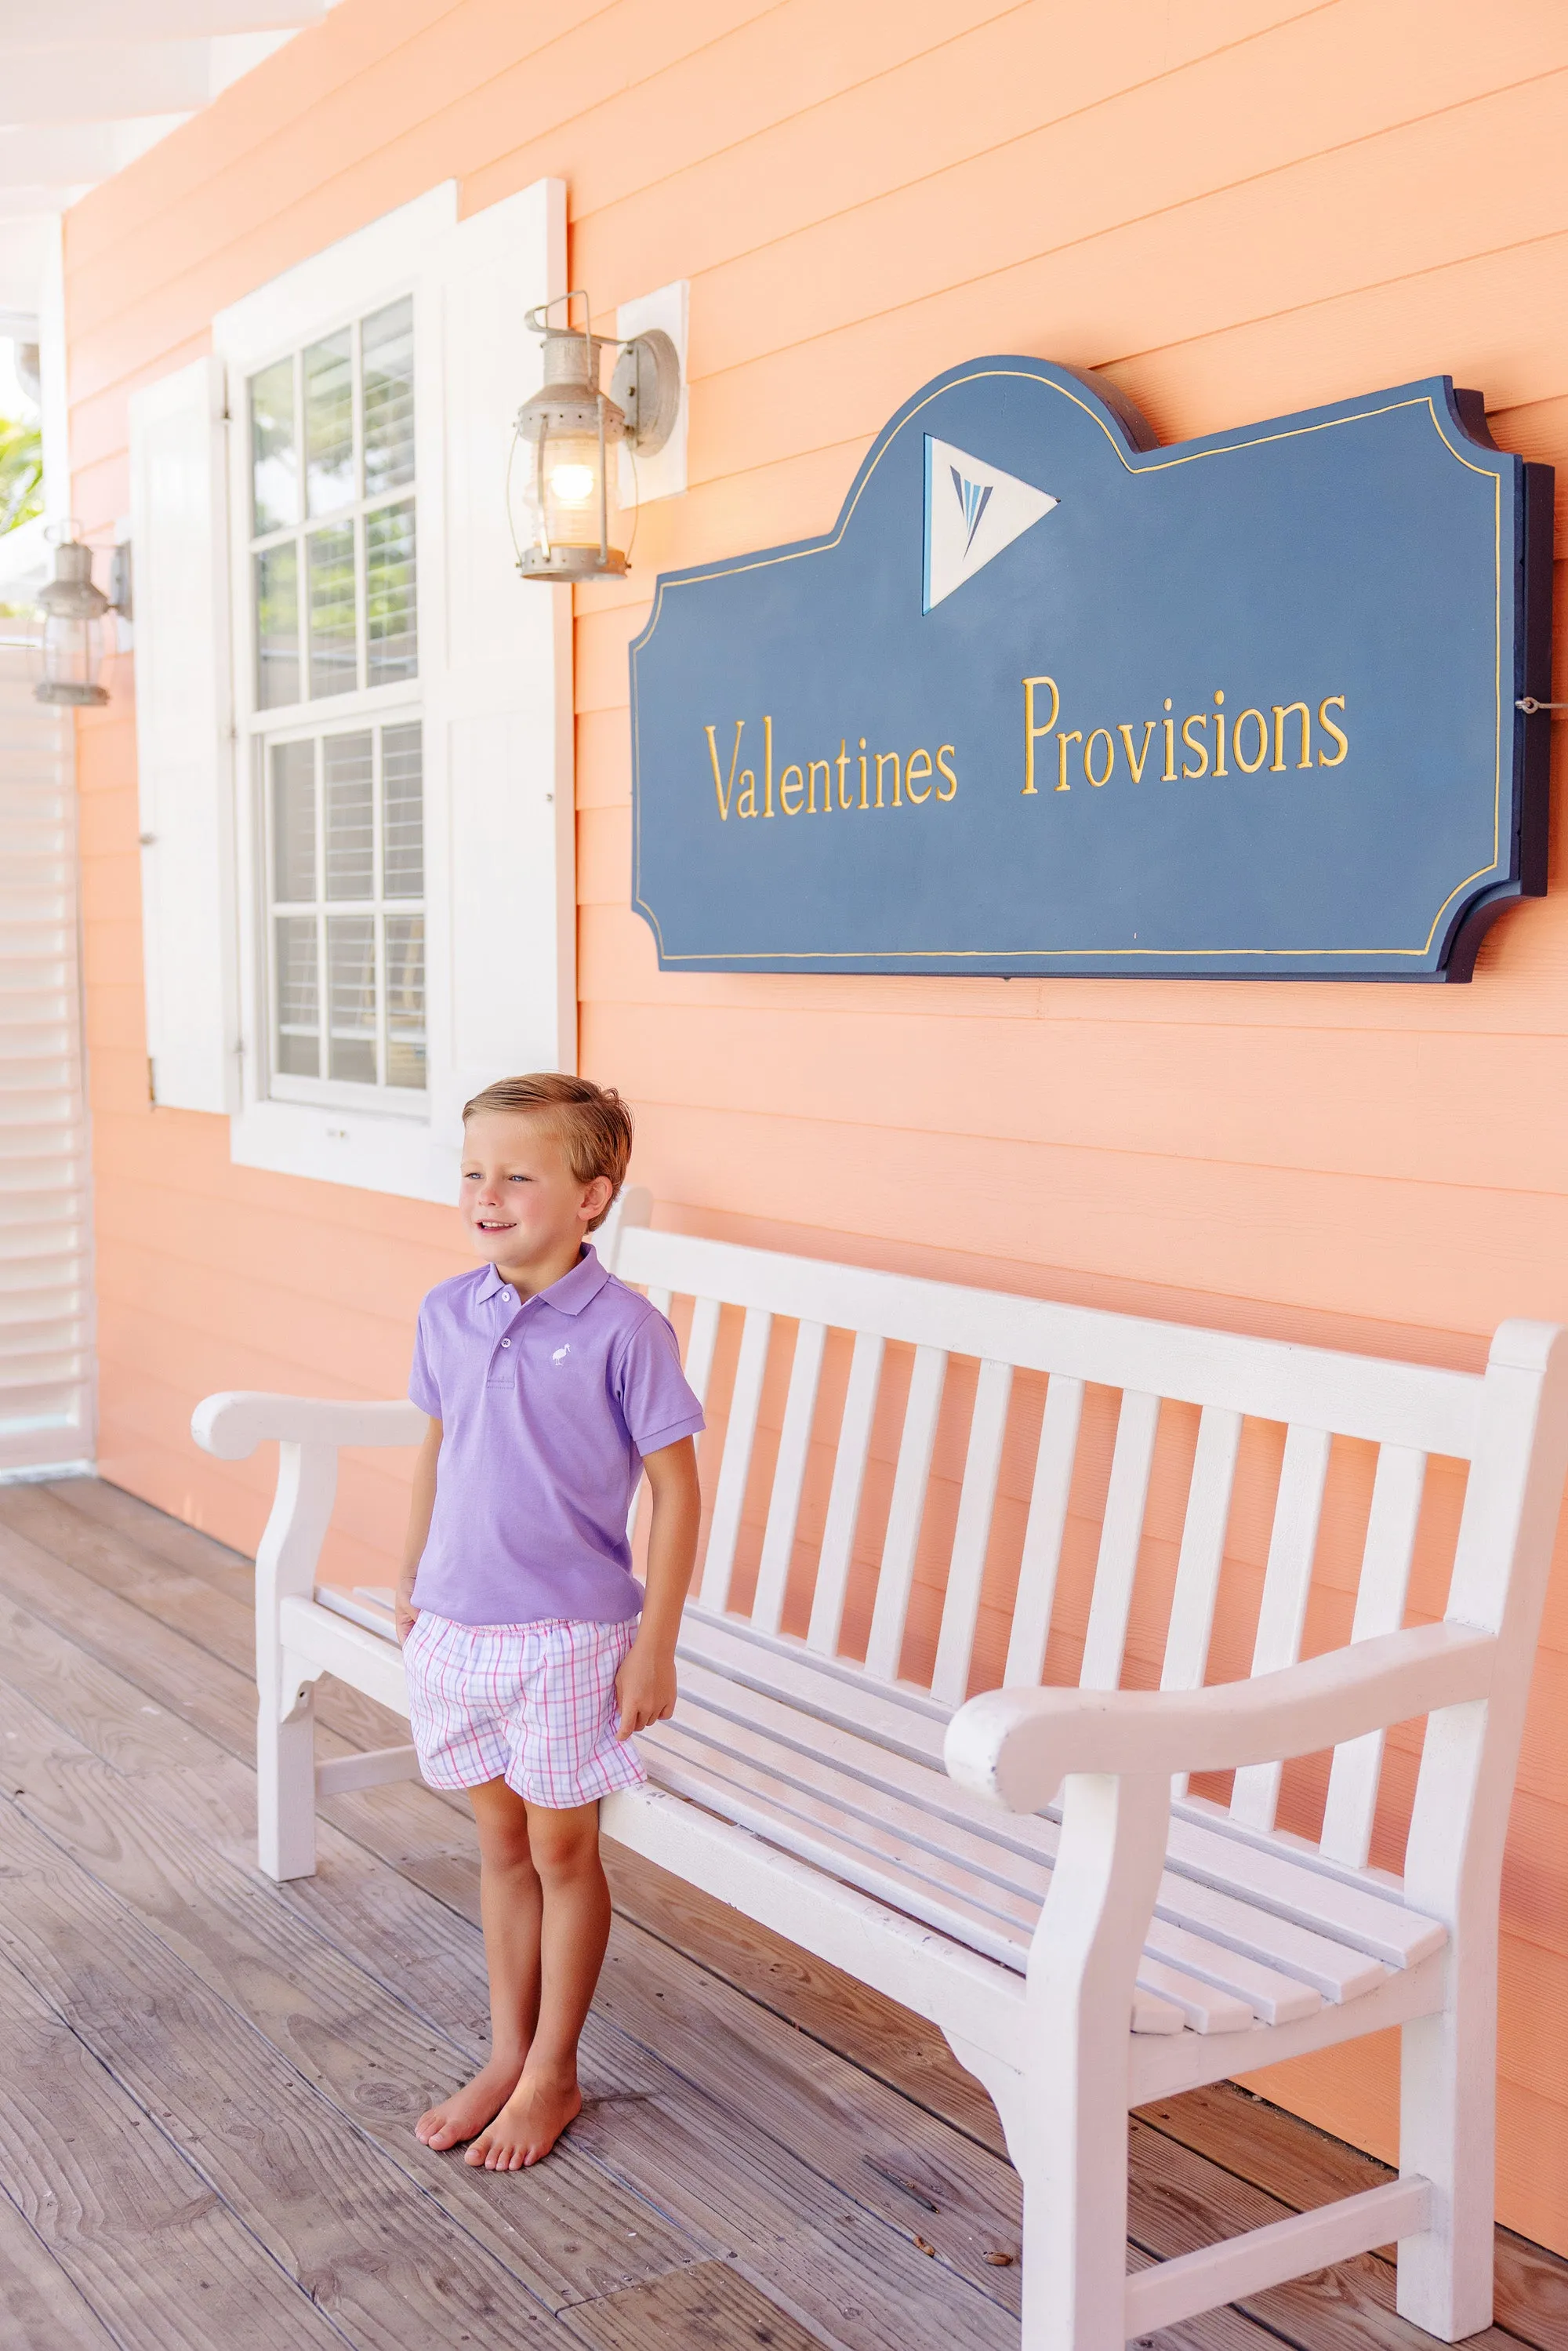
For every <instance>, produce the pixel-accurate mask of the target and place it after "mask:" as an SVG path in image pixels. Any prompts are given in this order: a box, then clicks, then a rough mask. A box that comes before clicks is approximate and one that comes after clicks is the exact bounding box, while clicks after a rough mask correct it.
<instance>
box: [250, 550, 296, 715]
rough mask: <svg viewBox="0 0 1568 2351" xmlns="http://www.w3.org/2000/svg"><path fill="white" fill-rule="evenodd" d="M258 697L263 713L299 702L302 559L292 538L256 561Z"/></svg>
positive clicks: (258, 557)
mask: <svg viewBox="0 0 1568 2351" xmlns="http://www.w3.org/2000/svg"><path fill="white" fill-rule="evenodd" d="M298 700H299V560H298V555H297V553H296V551H295V545H294V541H293V540H292V539H288V540H287V541H286V542H285V543H284V545H283V546H281V547H270V548H268V549H267V552H266V554H265V555H258V556H257V557H256V701H257V702H258V703H259V704H260V705H261V707H262V709H263V710H277V709H279V708H280V707H281V706H282V705H284V704H285V703H289V702H298Z"/></svg>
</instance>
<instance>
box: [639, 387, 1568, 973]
mask: <svg viewBox="0 0 1568 2351" xmlns="http://www.w3.org/2000/svg"><path fill="white" fill-rule="evenodd" d="M1551 528H1552V476H1551V474H1550V471H1549V470H1548V469H1546V468H1544V467H1540V466H1530V465H1525V464H1524V463H1523V462H1522V461H1521V459H1520V458H1518V457H1514V456H1511V455H1506V454H1504V453H1502V452H1500V451H1499V450H1498V449H1497V448H1496V447H1495V446H1494V445H1493V444H1492V442H1491V439H1490V434H1488V432H1487V429H1486V423H1485V416H1484V413H1483V409H1482V404H1481V402H1480V400H1479V396H1478V395H1476V394H1474V393H1469V392H1456V391H1455V389H1454V387H1453V385H1452V383H1451V382H1450V381H1449V380H1448V378H1447V377H1443V376H1438V377H1433V378H1431V379H1430V380H1428V381H1426V382H1422V383H1413V384H1406V385H1403V386H1401V387H1399V388H1398V389H1397V390H1395V391H1391V392H1377V393H1375V394H1372V395H1371V396H1370V397H1368V398H1365V399H1361V400H1350V401H1344V402H1340V403H1339V404H1338V405H1336V406H1334V407H1330V408H1320V409H1314V410H1312V411H1311V412H1309V413H1306V414H1304V415H1300V416H1288V417H1281V418H1279V419H1276V420H1275V421H1273V422H1271V423H1266V424H1256V425H1248V426H1246V427H1244V428H1242V429H1240V430H1239V431H1236V432H1229V433H1219V434H1211V435H1210V436H1209V437H1208V438H1207V439H1205V440H1201V441H1190V442H1186V443H1183V444H1180V445H1178V446H1176V447H1173V448H1164V449H1162V448H1160V447H1158V446H1157V445H1156V444H1155V439H1154V435H1153V434H1152V433H1151V432H1150V431H1149V429H1148V427H1147V426H1146V424H1145V422H1144V420H1143V419H1142V418H1141V417H1140V416H1139V415H1138V414H1137V413H1136V411H1135V410H1134V409H1133V408H1132V406H1131V405H1130V403H1129V402H1126V401H1125V400H1124V398H1123V397H1122V396H1121V394H1120V393H1119V392H1116V391H1115V389H1114V388H1113V387H1112V386H1110V385H1108V384H1107V383H1106V382H1104V381H1101V380H1096V379H1093V378H1090V377H1085V376H1082V375H1079V374H1077V373H1075V372H1074V371H1072V370H1071V369H1069V368H1062V367H1055V366H1051V365H1049V364H1047V363H1045V362H1042V361H1040V360H1029V359H1006V358H1001V359H985V360H973V361H971V362H969V363H968V364H967V365H966V366H963V367H957V368H953V369H951V370H949V371H948V372H947V373H946V375H942V376H938V377H937V378H936V381H935V382H933V383H930V384H927V385H926V386H925V389H924V391H922V392H917V393H916V394H915V397H914V398H913V399H912V400H910V401H909V402H906V404H905V405H904V407H903V408H902V409H900V411H899V412H898V413H897V415H896V416H894V419H893V420H892V422H891V423H889V424H888V425H887V426H886V427H885V428H884V430H883V432H882V433H880V434H878V436H877V439H876V442H875V444H874V445H873V448H872V450H871V453H870V455H868V456H867V458H866V461H865V463H864V465H862V467H861V469H860V472H859V474H858V475H857V476H856V478H855V482H854V486H853V487H852V490H851V491H850V494H849V496H848V498H847V499H846V500H845V503H844V507H843V511H842V513H841V515H840V517H839V520H838V524H837V527H836V528H834V529H833V530H832V531H831V532H830V533H829V534H828V535H827V537H825V538H815V539H805V540H802V541H800V542H799V543H797V544H796V545H794V546H790V547H779V548H772V549H768V550H767V551H765V552H763V553H759V554H752V555H743V556H738V557H735V558H731V559H727V560H725V561H723V562H718V563H706V564H701V565H698V566H696V567H695V568H694V569H691V570H686V571H674V572H666V573H665V574H664V575H663V576H662V577H661V578H660V580H659V581H658V584H657V590H656V593H655V595H654V600H653V613H652V616H651V617H650V619H649V622H648V624H647V627H646V628H645V629H644V630H643V633H642V635H641V636H640V637H639V638H638V639H637V641H636V643H634V644H633V646H632V760H633V791H634V801H635V806H634V820H635V846H634V874H633V883H632V896H633V903H634V904H635V905H636V907H637V909H638V911H639V912H640V913H641V914H643V915H644V916H645V917H646V919H647V920H648V922H649V923H650V925H652V926H653V933H654V936H655V938H656V940H657V942H658V950H659V961H660V964H661V965H662V966H663V967H664V968H665V969H668V970H684V971H700V970H732V971H797V972H799V971H820V972H827V971H903V972H948V973H954V972H991V973H1004V974H1009V975H1010V974H1018V973H1022V972H1056V973H1111V974H1114V975H1116V976H1118V977H1151V976H1161V977H1173V976H1174V977H1186V978H1216V977H1225V978H1270V979H1281V978H1285V979H1324V978H1333V979H1423V980H1441V979H1450V980H1452V979H1468V978H1469V975H1470V969H1471V966H1472V965H1473V963H1474V959H1475V952H1476V948H1477V946H1478V945H1479V940H1480V938H1481V936H1482V934H1483V933H1484V931H1485V930H1486V928H1487V926H1488V925H1489V924H1490V922H1491V921H1492V920H1493V919H1494V918H1495V917H1496V915H1497V914H1499V913H1500V911H1501V910H1502V909H1503V908H1504V907H1505V906H1506V905H1507V904H1510V903H1511V901H1512V900H1513V899H1515V898H1517V897H1519V896H1521V894H1525V893H1531V894H1538V893H1540V892H1541V891H1542V890H1543V889H1544V887H1545V841H1546V731H1547V727H1548V726H1549V723H1550V722H1549V720H1548V718H1547V717H1546V716H1544V715H1543V714H1542V715H1538V716H1527V715H1526V714H1525V713H1524V712H1523V711H1521V708H1520V707H1519V705H1520V703H1521V700H1522V699H1524V698H1526V697H1528V696H1534V697H1535V698H1537V699H1539V700H1540V701H1542V702H1544V701H1546V700H1548V699H1550V695H1551V684H1550V675H1549V667H1548V664H1549V663H1550V658H1551V654H1550V646H1551V593H1552V585H1551V581H1552V574H1551Z"/></svg>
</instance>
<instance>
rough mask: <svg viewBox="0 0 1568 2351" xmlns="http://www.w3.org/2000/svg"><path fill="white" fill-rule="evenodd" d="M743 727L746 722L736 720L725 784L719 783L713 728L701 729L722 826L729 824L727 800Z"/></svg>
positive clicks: (738, 755) (733, 781) (732, 787)
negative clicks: (704, 736) (704, 737)
mask: <svg viewBox="0 0 1568 2351" xmlns="http://www.w3.org/2000/svg"><path fill="white" fill-rule="evenodd" d="M745 725H746V721H745V719H744V718H737V720H736V722H735V748H734V750H733V751H732V752H731V753H730V755H729V781H728V783H727V784H726V783H724V782H723V781H721V779H720V777H719V772H718V745H717V744H716V742H715V741H714V734H713V728H712V727H711V726H705V727H704V728H703V733H704V734H705V735H706V737H707V755H708V758H710V759H711V760H712V761H713V788H714V793H715V796H716V799H717V800H718V813H719V820H720V822H721V823H724V824H727V823H728V822H729V798H730V794H731V793H732V792H733V791H734V789H735V763H736V761H737V759H738V758H739V757H740V737H741V733H742V730H743V729H744V727H745Z"/></svg>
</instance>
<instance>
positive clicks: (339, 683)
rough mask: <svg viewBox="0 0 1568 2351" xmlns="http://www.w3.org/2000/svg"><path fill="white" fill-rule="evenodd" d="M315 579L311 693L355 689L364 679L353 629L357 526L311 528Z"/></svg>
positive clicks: (308, 548) (312, 576)
mask: <svg viewBox="0 0 1568 2351" xmlns="http://www.w3.org/2000/svg"><path fill="white" fill-rule="evenodd" d="M305 546H306V551H307V558H308V565H309V580H310V693H311V696H312V698H313V699H314V698H315V697H316V696H317V695H323V694H351V693H352V692H353V690H354V688H355V686H356V685H357V684H359V668H360V664H359V653H358V647H357V645H356V643H355V631H354V526H353V524H352V523H348V522H346V523H340V524H338V525H337V526H336V527H335V528H333V529H331V530H318V531H312V533H311V535H310V537H309V538H308V539H307V540H306V542H305Z"/></svg>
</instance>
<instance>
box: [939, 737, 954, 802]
mask: <svg viewBox="0 0 1568 2351" xmlns="http://www.w3.org/2000/svg"><path fill="white" fill-rule="evenodd" d="M956 749H957V745H956V743H939V744H938V745H937V747H936V765H937V766H938V767H939V768H941V770H942V773H943V774H944V775H945V776H946V778H947V781H948V782H949V783H950V784H951V785H952V787H953V789H952V790H951V791H950V792H945V791H944V790H943V789H942V787H941V786H940V784H938V786H937V788H936V797H937V799H939V800H956V799H957V797H958V771H957V769H956V768H955V767H954V766H953V765H952V763H951V761H950V760H948V758H946V753H947V752H949V751H956Z"/></svg>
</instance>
